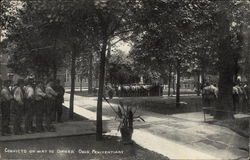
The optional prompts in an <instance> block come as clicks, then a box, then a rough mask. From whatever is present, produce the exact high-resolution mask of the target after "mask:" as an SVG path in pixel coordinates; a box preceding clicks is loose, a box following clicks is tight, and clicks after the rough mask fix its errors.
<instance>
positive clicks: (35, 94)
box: [0, 78, 65, 136]
mask: <svg viewBox="0 0 250 160" xmlns="http://www.w3.org/2000/svg"><path fill="white" fill-rule="evenodd" d="M64 92H65V90H64V87H63V86H61V85H60V81H59V80H49V81H48V82H47V83H46V84H44V82H43V81H35V79H34V78H27V79H26V80H24V79H19V80H18V81H17V84H15V86H13V87H12V88H11V81H10V80H5V81H4V82H3V87H2V90H1V96H0V97H1V100H0V102H1V103H0V105H1V113H2V119H1V121H2V124H1V131H2V135H3V136H5V135H10V134H11V133H12V132H11V129H10V121H11V118H10V117H11V116H10V115H11V113H14V120H13V133H14V134H16V135H20V134H24V133H34V132H44V131H46V130H47V131H49V132H54V131H55V127H54V126H53V125H52V122H53V121H56V120H57V122H62V121H61V116H62V103H63V101H64V98H63V96H64ZM23 120H24V129H23V128H22V127H21V125H22V121H23ZM34 124H35V126H34ZM44 124H45V126H44Z"/></svg>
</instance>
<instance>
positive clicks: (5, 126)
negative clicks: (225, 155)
mask: <svg viewBox="0 0 250 160" xmlns="http://www.w3.org/2000/svg"><path fill="white" fill-rule="evenodd" d="M10 84H11V81H10V80H5V81H4V82H3V88H2V90H1V99H2V100H1V111H2V135H3V136H6V135H9V134H10V133H11V131H10V128H9V123H10V103H11V101H12V100H13V96H12V95H11V93H10V89H9V86H10Z"/></svg>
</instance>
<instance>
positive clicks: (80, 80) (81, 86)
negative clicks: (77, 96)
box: [80, 75, 83, 92]
mask: <svg viewBox="0 0 250 160" xmlns="http://www.w3.org/2000/svg"><path fill="white" fill-rule="evenodd" d="M82 80H83V78H82V75H81V77H80V92H82Z"/></svg>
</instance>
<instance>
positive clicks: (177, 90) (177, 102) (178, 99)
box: [176, 61, 181, 107]
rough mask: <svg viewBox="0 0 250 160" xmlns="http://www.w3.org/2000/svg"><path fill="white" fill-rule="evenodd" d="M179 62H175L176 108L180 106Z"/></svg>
mask: <svg viewBox="0 0 250 160" xmlns="http://www.w3.org/2000/svg"><path fill="white" fill-rule="evenodd" d="M180 67H181V66H180V62H179V61H178V62H177V67H176V74H177V77H176V78H177V80H176V81H177V83H176V107H179V106H180V76H181V73H180Z"/></svg>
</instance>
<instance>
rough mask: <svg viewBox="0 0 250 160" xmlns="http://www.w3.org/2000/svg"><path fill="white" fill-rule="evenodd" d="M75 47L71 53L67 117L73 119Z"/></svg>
mask: <svg viewBox="0 0 250 160" xmlns="http://www.w3.org/2000/svg"><path fill="white" fill-rule="evenodd" d="M75 72H76V49H75V48H74V49H73V52H72V55H71V91H70V100H69V119H71V120H72V119H73V114H74V95H75V75H76V73H75Z"/></svg>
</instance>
